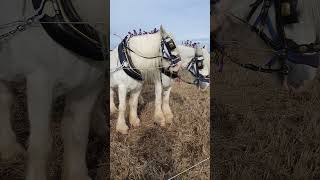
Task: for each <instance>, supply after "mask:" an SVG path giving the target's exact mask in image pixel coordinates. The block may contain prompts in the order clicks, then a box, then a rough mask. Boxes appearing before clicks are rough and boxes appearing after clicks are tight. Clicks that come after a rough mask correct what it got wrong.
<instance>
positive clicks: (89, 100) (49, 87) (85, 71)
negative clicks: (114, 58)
mask: <svg viewBox="0 0 320 180" xmlns="http://www.w3.org/2000/svg"><path fill="white" fill-rule="evenodd" d="M44 2H45V1H43V2H42V3H44ZM46 2H49V1H46ZM60 2H62V1H60ZM69 2H71V3H72V4H73V6H74V9H75V10H76V11H77V13H78V14H79V16H80V17H81V19H82V20H83V21H85V22H88V23H90V24H92V26H94V24H95V23H96V22H108V21H109V20H108V19H107V16H105V14H104V13H105V12H106V8H107V4H106V2H105V0H90V1H87V0H71V1H69ZM41 7H44V11H43V13H48V14H49V15H52V13H54V12H55V11H54V9H52V6H51V5H50V2H49V3H48V4H47V3H45V4H44V6H41ZM0 9H1V10H0V17H1V23H0V24H3V23H7V22H12V21H16V20H24V18H25V17H31V16H33V15H34V14H36V10H34V7H33V4H32V1H31V0H25V1H21V0H10V1H4V2H2V3H1V7H0ZM18 24H19V23H16V24H12V26H7V28H3V27H1V29H0V34H2V33H5V32H8V31H10V30H12V29H14V28H15V27H16V26H17V25H18ZM103 28H104V27H99V26H96V29H97V30H99V31H101V30H102V29H103ZM106 69H107V61H96V62H94V61H93V60H91V59H90V58H85V57H83V56H79V55H78V54H76V53H73V52H72V51H69V50H67V49H66V48H64V47H62V46H61V45H60V44H58V43H56V42H55V41H54V40H53V39H52V38H51V37H50V36H49V35H48V34H47V33H46V32H45V30H44V29H43V28H42V27H41V26H40V25H33V24H31V25H30V26H27V27H26V29H25V30H24V31H21V32H20V31H18V32H16V33H13V35H11V36H9V37H6V38H1V39H0V157H1V158H4V159H6V158H11V157H13V156H14V155H16V154H18V153H21V152H23V151H24V150H23V148H22V147H21V145H20V144H18V143H17V141H16V135H15V134H14V132H13V130H12V128H11V125H10V107H11V104H12V103H13V102H12V100H13V98H12V92H11V90H10V88H9V87H8V85H7V83H6V82H10V81H11V82H12V81H18V80H20V79H21V78H23V79H26V87H27V90H26V91H27V92H26V94H27V108H28V119H29V121H30V137H29V143H28V150H27V157H28V158H27V159H28V160H27V163H26V164H27V170H26V179H27V180H46V179H47V167H48V166H47V165H48V162H47V161H48V155H49V152H50V150H51V143H52V140H51V139H52V137H51V134H50V132H51V130H50V118H51V116H50V113H51V108H52V102H53V100H54V99H55V98H56V97H58V96H60V95H66V107H65V113H64V116H63V119H62V122H63V132H62V133H63V135H62V137H63V142H64V161H63V175H62V178H63V179H65V180H74V179H77V180H89V179H91V178H90V177H89V176H88V169H87V166H86V149H87V143H88V133H89V127H90V119H91V111H92V110H93V105H94V103H95V102H96V100H97V96H98V94H99V93H100V92H101V91H102V90H103V87H104V78H105V72H106ZM100 120H101V122H99V123H100V125H98V126H100V127H101V128H106V120H105V119H100ZM104 131H106V129H105V130H104ZM101 132H103V131H101ZM104 133H106V132H104Z"/></svg>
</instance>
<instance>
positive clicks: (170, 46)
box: [164, 37, 176, 51]
mask: <svg viewBox="0 0 320 180" xmlns="http://www.w3.org/2000/svg"><path fill="white" fill-rule="evenodd" d="M164 42H165V44H166V47H167V48H168V50H169V51H173V50H174V49H176V45H175V43H174V42H173V40H172V39H171V38H170V37H166V38H165V39H164Z"/></svg>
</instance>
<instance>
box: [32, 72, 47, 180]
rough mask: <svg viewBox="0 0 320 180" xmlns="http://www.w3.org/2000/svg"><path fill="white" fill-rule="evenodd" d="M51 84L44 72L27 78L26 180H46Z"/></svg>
mask: <svg viewBox="0 0 320 180" xmlns="http://www.w3.org/2000/svg"><path fill="white" fill-rule="evenodd" d="M52 85H53V83H52V81H50V79H49V78H48V76H47V74H46V73H45V72H44V71H41V70H39V71H38V72H34V73H33V74H30V75H29V76H28V77H27V100H28V113H29V121H30V137H29V147H28V162H27V176H26V180H46V179H47V164H48V155H49V153H50V150H51V142H52V141H51V134H50V112H51V105H52V87H53V86H52Z"/></svg>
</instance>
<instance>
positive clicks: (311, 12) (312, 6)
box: [298, 0, 320, 39]
mask: <svg viewBox="0 0 320 180" xmlns="http://www.w3.org/2000/svg"><path fill="white" fill-rule="evenodd" d="M298 6H299V8H300V9H298V10H299V12H300V16H301V17H300V19H301V20H302V21H304V22H307V23H308V24H312V26H313V28H314V29H315V34H316V36H317V38H318V39H319V38H320V1H319V0H308V1H299V3H298Z"/></svg>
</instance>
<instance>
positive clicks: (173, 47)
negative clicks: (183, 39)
mask: <svg viewBox="0 0 320 180" xmlns="http://www.w3.org/2000/svg"><path fill="white" fill-rule="evenodd" d="M160 33H161V36H162V39H163V41H164V43H165V45H166V47H167V49H168V51H170V52H171V54H172V55H174V56H177V57H178V56H180V52H179V49H178V48H177V43H176V40H175V38H174V37H173V35H172V34H171V33H170V32H166V30H165V29H164V28H163V27H162V25H161V26H160Z"/></svg>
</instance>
